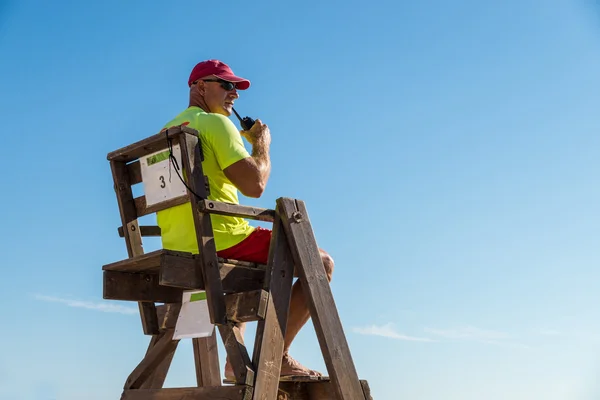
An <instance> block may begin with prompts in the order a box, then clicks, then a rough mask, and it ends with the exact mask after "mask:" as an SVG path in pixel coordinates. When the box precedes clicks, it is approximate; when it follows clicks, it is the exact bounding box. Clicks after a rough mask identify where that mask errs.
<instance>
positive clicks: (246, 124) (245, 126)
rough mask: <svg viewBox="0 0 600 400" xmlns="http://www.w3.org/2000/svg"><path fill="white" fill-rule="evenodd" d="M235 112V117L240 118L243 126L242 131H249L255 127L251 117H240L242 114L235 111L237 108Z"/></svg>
mask: <svg viewBox="0 0 600 400" xmlns="http://www.w3.org/2000/svg"><path fill="white" fill-rule="evenodd" d="M233 112H234V113H235V116H236V117H238V119H239V120H240V125H241V126H242V129H243V130H245V131H249V130H250V128H252V125H254V120H253V119H252V118H250V117H244V118H242V117H240V114H238V113H237V111H235V108H234V109H233Z"/></svg>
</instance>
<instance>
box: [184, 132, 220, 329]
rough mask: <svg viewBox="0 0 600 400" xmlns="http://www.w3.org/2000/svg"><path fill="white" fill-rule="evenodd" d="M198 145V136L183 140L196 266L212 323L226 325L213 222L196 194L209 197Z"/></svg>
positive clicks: (187, 137)
mask: <svg viewBox="0 0 600 400" xmlns="http://www.w3.org/2000/svg"><path fill="white" fill-rule="evenodd" d="M199 146H200V142H199V139H198V137H192V136H189V135H188V136H186V138H185V140H182V141H181V157H182V161H183V169H184V172H186V173H187V174H188V177H187V181H188V182H187V183H188V187H189V189H188V194H189V195H190V197H193V198H194V200H195V201H192V202H191V207H192V217H193V218H194V227H195V230H196V238H197V241H198V248H199V251H200V256H199V259H200V260H202V262H200V263H197V265H196V276H197V277H198V276H202V278H203V279H204V290H205V291H206V300H207V302H208V311H209V314H210V319H211V322H212V323H214V324H217V325H225V324H227V315H226V309H225V299H224V298H223V284H222V282H221V276H220V272H219V262H218V260H217V249H216V246H215V240H214V237H213V229H212V222H211V219H210V215H209V214H204V213H200V211H199V209H198V203H197V201H198V200H200V199H198V198H196V197H195V195H194V193H196V194H197V195H198V196H201V197H203V195H205V194H206V187H205V182H204V173H203V172H202V160H201V158H200V154H199V150H197V148H199Z"/></svg>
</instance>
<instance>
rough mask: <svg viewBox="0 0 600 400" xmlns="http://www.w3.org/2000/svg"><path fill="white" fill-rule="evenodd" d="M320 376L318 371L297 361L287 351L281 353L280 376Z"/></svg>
mask: <svg viewBox="0 0 600 400" xmlns="http://www.w3.org/2000/svg"><path fill="white" fill-rule="evenodd" d="M290 375H294V376H298V375H300V376H322V374H321V373H320V372H318V371H313V370H312V369H308V368H306V367H305V366H304V365H302V364H300V363H299V362H298V361H296V360H294V359H293V358H292V356H290V355H289V354H288V353H285V354H284V355H283V359H282V360H281V376H290Z"/></svg>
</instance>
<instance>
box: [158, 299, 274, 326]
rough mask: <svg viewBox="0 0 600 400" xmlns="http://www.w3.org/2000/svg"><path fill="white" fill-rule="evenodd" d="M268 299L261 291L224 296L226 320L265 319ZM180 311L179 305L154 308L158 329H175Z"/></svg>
mask: <svg viewBox="0 0 600 400" xmlns="http://www.w3.org/2000/svg"><path fill="white" fill-rule="evenodd" d="M268 298H269V293H268V292H267V291H266V290H262V289H259V290H253V291H251V292H241V293H231V294H227V295H225V305H226V307H227V319H228V320H229V321H232V322H251V321H258V320H262V319H263V318H264V317H265V313H266V309H267V303H268ZM179 301H181V296H180V297H179ZM180 310H181V303H178V304H165V305H161V306H158V307H156V311H157V314H158V321H159V328H160V329H171V328H175V324H176V323H177V317H178V315H179V312H180Z"/></svg>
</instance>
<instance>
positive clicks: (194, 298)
mask: <svg viewBox="0 0 600 400" xmlns="http://www.w3.org/2000/svg"><path fill="white" fill-rule="evenodd" d="M200 300H206V292H202V293H192V295H191V296H190V302H192V301H200Z"/></svg>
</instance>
